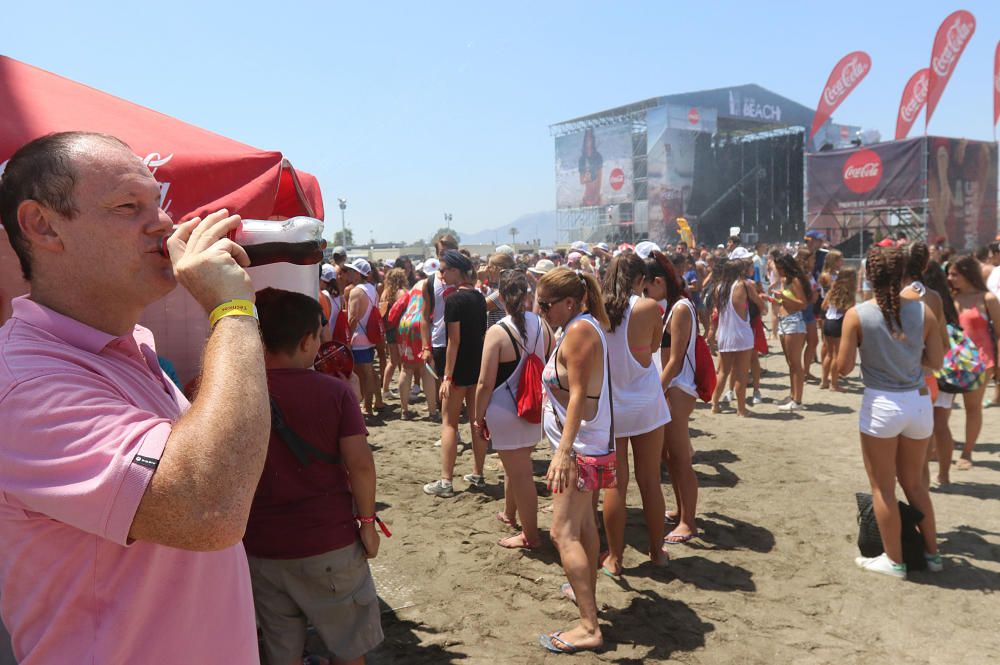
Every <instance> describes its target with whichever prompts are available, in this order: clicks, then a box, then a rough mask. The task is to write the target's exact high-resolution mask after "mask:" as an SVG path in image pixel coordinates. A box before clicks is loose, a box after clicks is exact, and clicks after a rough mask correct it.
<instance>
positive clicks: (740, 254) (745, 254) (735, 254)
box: [729, 247, 752, 260]
mask: <svg viewBox="0 0 1000 665" xmlns="http://www.w3.org/2000/svg"><path fill="white" fill-rule="evenodd" d="M751 256H752V254H750V250H748V249H747V248H746V247H737V248H736V249H734V250H733V251H731V252H729V258H730V260H735V259H749V258H750V257H751Z"/></svg>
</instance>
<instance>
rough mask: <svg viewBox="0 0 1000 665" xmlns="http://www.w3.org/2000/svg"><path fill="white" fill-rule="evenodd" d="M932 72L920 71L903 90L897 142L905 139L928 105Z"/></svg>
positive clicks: (897, 118)
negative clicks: (928, 90) (928, 91)
mask: <svg viewBox="0 0 1000 665" xmlns="http://www.w3.org/2000/svg"><path fill="white" fill-rule="evenodd" d="M930 72H931V70H930V69H928V68H927V67H924V68H923V69H920V70H918V71H917V72H916V73H915V74H914V75H913V76H911V77H910V80H909V81H907V82H906V87H905V88H903V98H902V99H900V100H899V113H898V114H897V115H896V140H897V141H898V140H900V139H905V138H906V135H907V134H909V133H910V128H911V127H913V123H914V122H915V121H916V119H917V116H918V115H920V111H921V110H922V109H923V108H924V105H925V104H926V103H927V87H928V85H930V76H931V74H930Z"/></svg>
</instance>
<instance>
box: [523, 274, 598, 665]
mask: <svg viewBox="0 0 1000 665" xmlns="http://www.w3.org/2000/svg"><path fill="white" fill-rule="evenodd" d="M536 305H537V307H538V312H539V313H540V314H541V315H542V316H543V317H545V320H546V321H547V322H548V323H549V325H550V326H552V327H553V328H560V329H562V330H561V332H562V335H561V337H560V338H559V341H558V342H557V346H556V350H555V351H553V353H552V356H551V357H550V358H549V362H548V364H547V365H546V366H545V371H544V372H543V373H542V385H543V386H544V388H545V396H546V399H545V405H544V408H543V410H542V424H543V429H544V432H545V436H546V437H547V438H548V439H549V442H550V443H551V444H552V447H553V449H554V450H553V455H552V461H551V462H550V463H549V470H548V472H547V473H546V474H545V478H546V480H547V481H548V484H549V488H550V489H551V490H552V493H553V507H552V526H551V529H550V533H551V535H552V541H553V542H554V543H555V545H556V548H557V549H558V550H559V556H560V558H561V560H562V565H563V570H564V571H565V572H566V577H567V578H568V579H569V582H568V583H567V584H564V585H563V587H562V591H563V593H564V594H566V595H567V596H569V597H571V598H572V599H573V600H575V601H576V604H577V607H578V608H579V610H580V622H579V623H578V624H577V625H575V626H573V627H572V628H570V629H568V630H565V631H557V632H555V633H549V634H545V635H542V636H540V638H539V641H540V642H541V643H542V645H543V646H544V647H545V648H547V649H549V650H551V651H556V652H573V651H575V650H592V649H597V648H599V647H600V646H601V645H602V644H603V643H604V639H603V637H602V636H601V627H600V625H599V624H598V622H597V596H596V585H597V580H596V579H595V577H596V571H597V566H598V562H597V550H598V543H599V542H600V537H599V535H598V533H597V523H596V522H595V520H594V509H593V497H594V490H595V488H596V487H598V486H599V485H595V484H594V483H592V482H591V481H592V480H593V478H592V477H590V476H588V475H585V476H581V474H580V471H579V466H578V464H579V460H578V459H577V458H578V457H579V456H581V455H583V456H599V455H606V454H608V453H609V452H610V451H611V449H612V446H613V445H614V432H613V430H612V413H611V409H612V405H611V395H610V392H611V383H610V380H609V378H608V374H609V367H608V361H607V357H608V352H607V343H606V341H605V337H604V329H605V327H606V326H607V314H606V313H605V311H604V303H603V302H602V301H601V289H600V285H599V284H598V282H597V280H596V279H595V278H594V277H593V276H592V275H588V274H584V273H580V272H577V271H573V270H570V269H568V268H556V269H555V270H550V271H549V272H547V273H546V274H545V275H544V276H543V277H542V278H541V279H540V280H539V281H538V291H537V298H536Z"/></svg>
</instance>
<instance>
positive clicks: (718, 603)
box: [369, 356, 1000, 665]
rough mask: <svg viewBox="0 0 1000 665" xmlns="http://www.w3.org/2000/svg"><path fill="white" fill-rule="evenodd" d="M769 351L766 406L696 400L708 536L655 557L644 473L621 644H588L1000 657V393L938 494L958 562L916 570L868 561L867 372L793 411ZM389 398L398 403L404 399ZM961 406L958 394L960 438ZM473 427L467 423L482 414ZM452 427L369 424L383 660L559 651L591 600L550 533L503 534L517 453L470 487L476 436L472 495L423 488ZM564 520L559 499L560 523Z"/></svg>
mask: <svg viewBox="0 0 1000 665" xmlns="http://www.w3.org/2000/svg"><path fill="white" fill-rule="evenodd" d="M765 368H766V369H767V373H766V375H765V377H764V379H763V385H762V388H763V392H764V396H765V398H766V399H767V400H768V401H767V402H766V403H765V404H763V405H760V406H757V407H755V408H754V409H753V411H754V416H753V418H752V419H750V420H748V421H744V420H741V419H739V418H737V417H736V416H735V413H734V412H728V413H723V414H721V415H716V416H713V415H712V414H710V413H709V412H708V410H707V407H706V406H705V405H699V408H698V409H697V411H696V413H695V416H694V418H693V420H692V423H691V428H692V435H693V441H694V445H695V448H696V450H697V454H696V457H695V463H696V470H697V472H698V477H699V481H700V483H701V494H700V500H699V529H700V530H701V533H702V537H701V539H700V540H695V541H692V542H691V543H689V544H687V545H677V546H672V547H671V549H670V551H671V554H672V557H673V558H672V561H671V563H670V565H669V567H668V568H666V569H656V568H653V567H652V566H651V565H650V564H649V563H648V562H647V561H646V557H645V555H644V553H643V549H644V546H645V544H644V540H645V535H644V529H643V526H642V518H641V512H640V510H639V508H638V491H637V490H636V488H635V486H634V483H633V484H632V485H631V486H630V492H629V503H630V508H629V518H628V528H627V532H626V541H627V543H628V546H627V549H626V553H625V557H626V559H625V572H624V575H623V577H622V578H621V580H619V581H616V580H612V579H611V578H609V577H606V576H604V575H599V580H598V588H597V598H598V604H599V606H600V608H601V611H600V619H601V625H602V631H603V633H604V636H605V640H606V648H605V650H604V651H603V652H601V653H598V654H582V655H578V656H576V657H575V662H580V663H599V662H613V663H660V662H683V663H748V664H749V663H797V664H811V663H840V664H847V663H873V662H893V663H899V664H902V663H968V664H972V663H987V662H991V661H992V660H993V658H994V657H995V654H996V653H997V652H998V650H1000V635H998V634H997V631H996V626H997V611H996V610H997V600H996V592H997V591H998V590H1000V501H998V500H1000V439H998V437H997V432H998V431H1000V409H998V408H991V409H987V410H986V411H985V414H986V416H985V426H984V428H983V435H982V436H981V437H980V443H979V445H978V446H977V448H976V455H975V461H976V467H975V468H974V469H972V470H971V471H966V472H960V471H957V470H953V471H952V479H953V481H955V482H953V485H952V487H951V489H950V490H949V491H947V492H935V493H934V494H933V499H934V504H935V510H936V512H937V518H938V528H939V539H940V544H941V553H942V555H943V557H944V560H945V570H944V572H943V573H939V574H936V575H935V574H930V573H925V572H924V573H911V574H910V579H909V581H907V582H900V581H897V580H893V579H890V578H884V577H882V576H878V575H873V574H871V573H863V572H862V571H860V570H859V569H857V568H855V566H854V563H853V558H854V557H855V556H856V555H857V554H858V551H857V547H856V544H855V543H856V536H857V524H856V512H857V511H856V504H855V498H854V494H855V492H859V491H868V485H867V480H866V477H865V473H864V467H863V464H862V460H861V455H860V449H859V444H858V434H857V426H856V424H857V413H856V410H857V407H858V405H859V403H860V399H861V398H860V382H859V381H858V380H857V378H856V376H857V375H856V374H855V378H854V379H852V380H851V381H850V382H849V384H848V387H849V389H850V391H849V392H846V393H842V394H835V393H831V392H829V391H820V390H819V389H818V387H817V386H815V385H814V384H808V385H807V386H806V393H805V403H806V405H807V408H806V409H805V410H804V411H801V412H799V413H795V414H784V413H780V412H778V411H777V409H776V407H775V405H774V404H773V402H774V401H776V400H778V399H780V398H781V397H783V396H784V395H785V394H786V392H787V391H786V389H785V388H784V386H786V385H787V376H786V375H785V373H784V372H785V366H784V362H783V360H782V359H780V358H778V357H774V356H772V357H771V358H769V359H767V360H765ZM959 401H961V400H959ZM389 407H390V413H393V414H394V413H395V412H396V410H397V409H398V402H389ZM417 408H418V409H422V408H423V405H422V403H420V404H418V407H417ZM963 423H964V415H963V412H962V411H961V410H960V409H959V410H956V411H955V413H954V414H953V416H952V429H953V432H954V433H955V436H956V439H961V438H962V433H963V429H962V428H963ZM462 432H463V435H462V437H463V439H464V440H465V441H468V440H469V434H468V427H467V425H463V427H462ZM437 438H438V426H437V425H435V424H433V423H430V422H429V421H423V420H418V421H413V422H401V421H399V420H397V419H395V418H394V417H393V418H390V419H387V421H386V423H385V424H384V425H375V426H373V427H371V441H372V444H373V445H374V447H375V460H376V464H377V465H378V473H379V492H378V496H379V501H380V506H379V508H380V511H381V514H382V516H383V518H384V519H385V520H386V521H387V522H388V523H389V525H390V527H391V529H392V531H393V533H394V535H393V537H392V538H391V539H388V540H383V542H382V549H381V553H380V555H379V558H378V559H377V560H376V561H374V562H373V572H374V575H375V579H376V582H377V585H378V589H379V593H380V596H381V599H382V601H383V611H384V612H383V626H384V628H385V632H386V640H385V643H384V644H383V645H382V646H381V647H380V648H379V649H378V650H376V651H375V652H374V653H372V654H371V655H370V659H369V662H371V663H376V664H380V663H407V664H413V663H435V664H438V663H458V662H462V663H466V664H468V665H473V664H477V663H548V662H553V661H559V660H560V659H561V658H562V657H561V656H559V655H557V654H548V653H546V652H544V651H543V650H542V649H541V647H539V645H538V635H539V633H541V632H545V631H553V630H557V629H560V628H565V627H567V626H569V625H570V624H571V622H573V621H575V619H576V617H577V614H576V611H575V609H576V608H575V607H574V606H573V605H572V604H571V603H570V602H568V601H567V600H566V599H565V598H563V597H562V596H561V595H560V593H559V585H560V584H561V583H562V582H564V581H565V578H564V576H563V574H562V570H561V568H560V567H559V563H558V555H557V553H556V551H555V549H554V547H553V546H552V544H551V541H549V540H548V534H547V533H546V534H545V544H544V546H543V548H542V549H541V550H539V551H537V552H521V551H512V550H505V549H502V548H500V547H498V546H497V545H496V544H495V543H496V541H497V539H498V538H501V537H503V536H504V535H505V534H508V533H510V531H509V530H508V529H507V528H506V527H505V526H504V525H502V524H501V523H500V522H498V521H497V520H496V519H495V518H494V515H495V513H496V512H497V511H498V510H500V509H501V508H502V505H503V504H502V485H501V484H500V481H501V480H502V472H501V470H500V466H499V460H498V459H497V458H496V457H493V456H491V457H490V458H488V460H487V471H486V475H487V482H488V488H487V489H486V491H479V492H477V491H473V492H469V491H466V484H465V483H464V482H463V481H462V480H461V476H462V475H463V474H465V473H469V472H470V471H471V463H472V462H471V459H472V456H471V450H469V449H468V448H467V447H466V448H465V450H464V452H463V453H462V454H461V455H460V457H459V462H458V467H457V469H456V481H455V484H456V490H458V492H457V494H456V496H455V497H454V498H452V499H439V498H436V497H430V496H427V495H425V494H423V493H422V492H421V485H422V484H423V483H425V482H428V481H431V480H433V479H435V478H437V477H438V476H437V474H438V468H439V463H438V452H439V449H438V448H435V447H434V442H435V441H436V440H437ZM957 456H958V455H957V451H956V458H957ZM548 458H549V455H548V449H547V447H546V446H544V445H541V444H540V445H539V446H538V448H537V451H536V455H535V459H536V464H535V473H536V484H537V485H538V488H539V492H540V494H541V495H542V496H541V497H540V504H541V506H543V507H544V506H546V505H548V504H549V503H550V502H551V499H550V497H549V495H548V491H547V490H545V484H544V480H543V477H542V476H543V474H544V471H545V468H546V465H547V462H548ZM933 470H934V469H933V467H932V472H933ZM663 480H664V489H665V495H666V497H667V505H668V506H672V505H673V497H672V492H671V491H670V485H669V479H668V478H667V477H666V475H664V478H663ZM900 496H902V494H901V493H900ZM549 520H550V515H548V514H546V513H543V514H542V515H541V526H542V528H543V529H547V527H548V524H549Z"/></svg>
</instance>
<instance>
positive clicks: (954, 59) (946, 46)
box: [924, 9, 976, 127]
mask: <svg viewBox="0 0 1000 665" xmlns="http://www.w3.org/2000/svg"><path fill="white" fill-rule="evenodd" d="M975 31H976V18H975V17H974V16H973V15H972V14H970V13H969V12H967V11H965V10H964V9H959V10H958V11H957V12H952V14H951V15H949V16H948V18H946V19H945V20H944V21H943V22H942V23H941V26H940V27H939V28H938V31H937V35H935V36H934V48H933V49H931V79H930V84H929V86H928V88H927V113H926V114H925V115H924V127H926V126H927V125H928V124H929V123H930V121H931V116H932V115H934V109H936V108H937V105H938V101H939V100H940V99H941V95H942V93H944V88H945V86H947V85H948V79H950V78H951V75H952V74H953V73H954V72H955V66H956V65H957V64H958V59H959V58H960V57H962V51H964V50H965V47H966V46H967V45H968V43H969V40H970V39H972V35H973V33H974V32H975Z"/></svg>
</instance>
